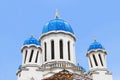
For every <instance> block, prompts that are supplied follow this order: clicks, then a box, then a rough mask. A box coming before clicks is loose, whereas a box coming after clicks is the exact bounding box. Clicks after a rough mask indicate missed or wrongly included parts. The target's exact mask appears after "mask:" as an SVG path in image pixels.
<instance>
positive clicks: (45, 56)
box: [44, 42, 47, 61]
mask: <svg viewBox="0 0 120 80" xmlns="http://www.w3.org/2000/svg"><path fill="white" fill-rule="evenodd" d="M44 46H45V61H47V51H46V50H47V46H46V42H45V43H44Z"/></svg>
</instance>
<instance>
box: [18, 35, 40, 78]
mask: <svg viewBox="0 0 120 80" xmlns="http://www.w3.org/2000/svg"><path fill="white" fill-rule="evenodd" d="M41 52H42V49H41V47H40V42H39V41H38V40H37V39H35V38H34V37H33V35H31V36H30V38H29V39H27V40H25V41H24V44H23V47H22V49H21V53H22V65H21V66H20V67H19V70H18V71H17V73H16V74H17V76H18V80H38V79H40V78H41V77H42V75H39V74H41V71H37V70H38V69H39V68H40V65H42V54H41ZM38 75H39V76H38Z"/></svg>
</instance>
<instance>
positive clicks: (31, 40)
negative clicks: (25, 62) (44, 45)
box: [24, 36, 40, 46]
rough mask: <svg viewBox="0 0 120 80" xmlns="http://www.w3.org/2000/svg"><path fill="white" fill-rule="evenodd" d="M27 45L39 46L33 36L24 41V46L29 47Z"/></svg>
mask: <svg viewBox="0 0 120 80" xmlns="http://www.w3.org/2000/svg"><path fill="white" fill-rule="evenodd" d="M29 44H35V45H39V46H40V42H39V41H38V40H37V39H35V38H34V37H33V36H31V37H30V38H29V39H28V40H25V41H24V45H29Z"/></svg>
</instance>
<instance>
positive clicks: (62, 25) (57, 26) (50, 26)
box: [42, 18, 74, 34]
mask: <svg viewBox="0 0 120 80" xmlns="http://www.w3.org/2000/svg"><path fill="white" fill-rule="evenodd" d="M59 30H62V31H66V32H70V33H72V34H74V32H73V30H72V28H71V26H70V25H69V24H68V23H67V22H65V21H64V20H61V19H59V18H55V19H54V20H51V21H49V22H48V23H46V24H45V26H44V27H43V30H42V33H47V32H50V31H59Z"/></svg>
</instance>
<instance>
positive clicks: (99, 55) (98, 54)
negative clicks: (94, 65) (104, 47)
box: [98, 54, 103, 66]
mask: <svg viewBox="0 0 120 80" xmlns="http://www.w3.org/2000/svg"><path fill="white" fill-rule="evenodd" d="M98 56H99V59H100V62H101V65H102V66H103V62H102V58H101V55H100V54H98Z"/></svg>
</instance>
